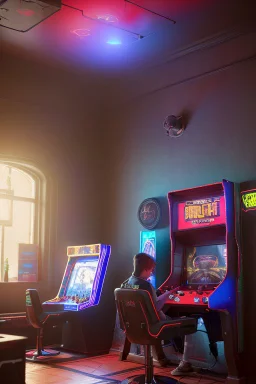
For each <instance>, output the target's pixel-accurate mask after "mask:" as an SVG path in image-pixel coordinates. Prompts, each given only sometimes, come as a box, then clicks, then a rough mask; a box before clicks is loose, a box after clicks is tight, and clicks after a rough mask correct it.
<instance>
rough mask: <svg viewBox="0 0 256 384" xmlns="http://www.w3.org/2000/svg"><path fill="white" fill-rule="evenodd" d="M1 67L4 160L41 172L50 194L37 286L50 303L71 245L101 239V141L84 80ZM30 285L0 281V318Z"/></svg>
mask: <svg viewBox="0 0 256 384" xmlns="http://www.w3.org/2000/svg"><path fill="white" fill-rule="evenodd" d="M0 65H1V71H0V74H1V95H0V116H1V118H0V133H1V139H0V155H4V156H8V157H11V158H17V159H19V158H22V159H27V160H29V161H31V162H32V163H34V164H35V165H37V166H38V167H40V169H41V170H42V171H43V172H44V173H45V175H46V176H47V179H48V182H49V184H48V185H49V187H50V190H51V195H49V196H48V201H47V205H48V206H49V204H51V206H52V216H51V217H52V221H51V223H50V224H49V225H48V226H47V230H49V232H50V234H51V243H50V244H49V243H48V242H49V239H48V242H47V244H46V251H45V253H44V254H43V255H42V259H43V268H42V271H41V273H42V279H41V281H40V282H39V283H38V284H32V285H33V286H34V287H36V288H38V290H39V294H40V296H41V298H42V300H45V299H49V298H53V297H54V296H55V295H56V294H57V292H58V289H59V286H60V283H61V279H62V277H63V272H64V268H65V265H66V262H67V254H66V247H67V246H68V245H73V244H86V243H89V244H90V243H94V242H99V240H100V239H99V220H98V212H99V208H98V204H97V198H98V188H97V185H98V182H99V178H98V173H97V171H98V166H99V164H98V158H97V153H95V148H96V147H97V142H98V137H97V133H96V130H94V126H93V118H92V113H91V110H90V107H89V104H87V105H88V107H87V108H85V104H84V103H86V97H85V91H84V88H83V85H82V84H81V79H80V78H79V75H77V74H74V73H72V72H70V73H69V72H68V71H67V70H65V69H61V68H56V67H54V66H51V65H48V64H46V63H43V62H39V61H36V60H33V58H32V57H29V55H28V56H27V58H24V57H23V58H21V57H20V56H18V55H15V54H12V53H10V52H7V51H4V52H3V53H2V56H1V62H0ZM28 286H29V287H31V284H29V285H28ZM26 287H27V284H25V283H22V284H19V283H17V284H15V283H13V284H4V283H0V294H1V297H2V298H3V297H6V296H7V297H8V300H1V303H0V313H1V312H19V311H23V310H24V309H25V289H26Z"/></svg>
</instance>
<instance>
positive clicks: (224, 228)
mask: <svg viewBox="0 0 256 384" xmlns="http://www.w3.org/2000/svg"><path fill="white" fill-rule="evenodd" d="M168 201H169V214H170V239H171V271H170V274H169V277H168V278H167V279H166V281H165V282H164V283H163V284H162V285H161V287H160V288H159V289H160V291H162V292H163V291H165V290H167V289H168V290H171V291H172V293H171V294H170V296H169V300H168V302H167V308H168V311H167V314H168V315H170V316H172V317H174V316H182V315H188V314H190V315H191V314H192V315H195V316H198V317H204V314H207V319H208V322H209V324H210V325H209V327H208V329H207V331H208V335H209V339H211V338H212V339H222V338H223V340H224V350H225V357H226V362H227V368H228V376H227V381H226V382H227V383H229V384H234V383H236V384H238V383H239V384H241V383H243V382H244V381H243V378H242V373H241V352H242V338H241V333H240V332H241V330H240V327H239V326H240V324H239V322H240V318H239V311H240V301H239V295H240V292H239V289H238V288H239V281H240V279H241V274H240V262H241V258H240V253H239V250H238V244H239V241H238V232H237V226H236V225H237V218H238V217H239V206H237V192H236V187H235V185H234V184H233V183H231V182H229V181H226V180H223V181H222V182H221V183H215V184H212V185H205V186H202V187H198V188H192V189H187V190H181V191H175V192H170V193H169V194H168ZM216 316H219V317H220V320H221V328H220V332H219V331H217V330H216V329H214V328H215V324H216V322H215V319H216ZM211 319H212V321H211ZM239 330H240V332H239ZM221 331H222V332H221ZM211 333H213V335H211Z"/></svg>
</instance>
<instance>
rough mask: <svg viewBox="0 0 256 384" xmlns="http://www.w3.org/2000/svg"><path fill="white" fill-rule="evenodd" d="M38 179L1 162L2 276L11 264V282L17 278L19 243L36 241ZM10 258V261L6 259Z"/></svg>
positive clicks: (0, 273) (0, 231)
mask: <svg viewBox="0 0 256 384" xmlns="http://www.w3.org/2000/svg"><path fill="white" fill-rule="evenodd" d="M36 190H37V179H35V178H33V177H32V176H31V175H30V174H29V173H27V172H25V171H24V170H22V169H18V168H15V167H13V166H10V165H8V164H6V163H0V261H1V262H0V276H1V281H4V272H5V269H6V265H7V264H8V278H9V282H15V281H18V261H19V245H20V244H35V243H36V240H37V239H36V236H35V225H36V219H37V218H36V212H37V204H38V201H37V196H36ZM7 260H8V261H7Z"/></svg>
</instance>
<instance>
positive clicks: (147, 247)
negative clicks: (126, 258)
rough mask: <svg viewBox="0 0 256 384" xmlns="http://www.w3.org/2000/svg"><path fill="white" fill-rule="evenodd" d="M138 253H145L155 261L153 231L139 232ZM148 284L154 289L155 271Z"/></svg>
mask: <svg viewBox="0 0 256 384" xmlns="http://www.w3.org/2000/svg"><path fill="white" fill-rule="evenodd" d="M140 252H144V253H147V254H148V255H150V256H152V257H154V259H156V232H155V231H141V233H140ZM149 282H150V283H151V284H152V285H153V287H154V288H155V287H156V275H155V271H154V272H153V274H152V276H150V278H149Z"/></svg>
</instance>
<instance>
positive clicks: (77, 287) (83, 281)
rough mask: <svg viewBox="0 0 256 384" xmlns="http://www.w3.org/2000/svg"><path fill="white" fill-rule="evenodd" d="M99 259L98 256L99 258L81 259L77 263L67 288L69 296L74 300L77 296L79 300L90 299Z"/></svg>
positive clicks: (67, 295)
mask: <svg viewBox="0 0 256 384" xmlns="http://www.w3.org/2000/svg"><path fill="white" fill-rule="evenodd" d="M98 261H99V260H98V258H97V260H80V261H78V262H77V263H76V264H75V266H74V269H73V271H72V274H71V278H70V281H69V284H68V286H67V290H66V297H67V298H70V299H71V300H72V298H74V297H75V298H76V301H79V302H84V301H88V300H89V298H90V295H91V291H92V286H93V282H94V277H95V274H96V270H97V266H98Z"/></svg>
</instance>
